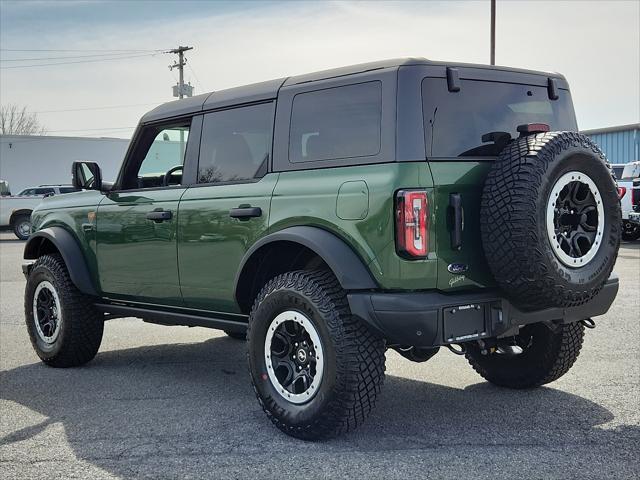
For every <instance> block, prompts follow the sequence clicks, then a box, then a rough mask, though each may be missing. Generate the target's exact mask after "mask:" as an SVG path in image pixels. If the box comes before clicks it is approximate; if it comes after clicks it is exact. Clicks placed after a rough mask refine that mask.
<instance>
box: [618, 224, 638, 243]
mask: <svg viewBox="0 0 640 480" xmlns="http://www.w3.org/2000/svg"><path fill="white" fill-rule="evenodd" d="M639 238H640V225H637V224H633V223H631V222H628V221H625V222H624V223H623V226H622V239H623V240H624V241H625V242H635V241H636V240H638V239H639Z"/></svg>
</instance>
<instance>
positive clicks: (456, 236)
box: [449, 193, 464, 250]
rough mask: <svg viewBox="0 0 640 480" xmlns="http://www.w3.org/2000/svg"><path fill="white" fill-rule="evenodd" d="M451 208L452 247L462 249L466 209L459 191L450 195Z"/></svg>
mask: <svg viewBox="0 0 640 480" xmlns="http://www.w3.org/2000/svg"><path fill="white" fill-rule="evenodd" d="M449 208H450V210H451V217H452V218H451V223H452V225H451V231H450V233H449V235H450V239H451V248H452V249H453V250H460V249H461V248H462V232H463V231H464V210H463V208H462V196H461V195H460V194H459V193H452V194H450V195H449Z"/></svg>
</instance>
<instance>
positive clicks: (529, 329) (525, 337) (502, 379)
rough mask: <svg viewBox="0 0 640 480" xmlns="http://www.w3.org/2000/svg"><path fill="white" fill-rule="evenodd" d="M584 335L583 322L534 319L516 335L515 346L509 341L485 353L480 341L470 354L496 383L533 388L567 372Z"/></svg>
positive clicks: (482, 372)
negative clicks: (546, 321)
mask: <svg viewBox="0 0 640 480" xmlns="http://www.w3.org/2000/svg"><path fill="white" fill-rule="evenodd" d="M583 339H584V326H583V325H582V324H581V323H580V322H574V323H569V324H562V325H556V326H554V327H549V326H547V325H546V324H544V323H534V324H532V325H527V326H525V327H523V328H522V329H521V330H520V333H519V334H518V335H516V336H515V337H513V339H512V340H513V341H512V342H511V343H512V346H507V345H506V344H505V345H503V346H501V347H499V349H498V351H497V352H495V353H492V354H489V355H482V353H481V352H480V349H479V348H478V347H477V346H476V345H470V346H468V347H467V350H466V357H467V360H468V361H469V363H470V364H471V366H472V367H473V369H474V370H475V371H476V372H478V373H479V374H480V376H482V378H484V379H485V380H487V381H488V382H491V383H493V384H494V385H498V386H500V387H507V388H516V389H522V388H532V387H538V386H540V385H544V384H546V383H550V382H553V381H554V380H557V379H558V378H560V377H561V376H562V375H564V374H565V373H567V372H568V371H569V369H570V368H571V367H572V366H573V364H574V363H575V361H576V359H577V358H578V355H579V354H580V349H581V348H582V341H583ZM512 349H513V350H512ZM518 352H519V353H518Z"/></svg>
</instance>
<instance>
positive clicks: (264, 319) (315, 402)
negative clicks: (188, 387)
mask: <svg viewBox="0 0 640 480" xmlns="http://www.w3.org/2000/svg"><path fill="white" fill-rule="evenodd" d="M247 336H248V342H249V349H248V359H249V369H250V371H251V380H252V384H253V388H254V391H255V393H256V396H257V397H258V401H259V402H260V405H261V406H262V408H263V410H264V411H265V413H266V414H267V416H268V417H269V419H270V420H271V421H272V422H273V423H274V424H275V426H276V427H278V428H279V429H280V430H282V431H283V432H284V433H286V434H288V435H291V436H293V437H296V438H301V439H305V440H318V439H324V438H330V437H334V436H336V435H339V434H342V433H346V432H347V431H349V430H352V429H354V428H355V427H356V426H358V425H359V424H361V423H362V422H363V421H364V419H365V418H366V417H367V415H368V414H369V412H370V411H371V410H372V408H373V406H374V404H375V401H376V396H377V394H378V393H379V392H380V389H381V387H382V383H383V380H384V362H385V345H384V341H383V340H382V339H380V338H379V337H377V336H376V335H375V334H373V333H372V332H371V331H370V330H368V329H367V328H366V326H365V325H364V324H363V323H362V322H360V321H359V320H358V319H357V318H356V317H354V316H352V315H351V312H350V310H349V305H348V303H347V298H346V294H345V292H344V290H342V288H341V286H340V284H339V283H338V281H337V280H336V278H335V277H334V275H333V274H332V273H331V272H329V271H313V272H309V271H296V272H289V273H285V274H282V275H279V276H277V277H275V278H274V279H272V280H271V281H269V282H268V283H267V285H265V287H264V288H263V289H262V291H261V292H260V293H259V295H258V297H257V299H256V301H255V303H254V306H253V309H252V311H251V315H250V318H249V330H248V333H247Z"/></svg>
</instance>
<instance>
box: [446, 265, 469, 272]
mask: <svg viewBox="0 0 640 480" xmlns="http://www.w3.org/2000/svg"><path fill="white" fill-rule="evenodd" d="M447 270H449V272H450V273H453V274H454V275H457V274H460V273H464V272H466V271H467V270H469V266H468V265H465V264H464V263H450V264H449V266H448V267H447Z"/></svg>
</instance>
